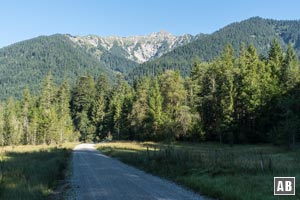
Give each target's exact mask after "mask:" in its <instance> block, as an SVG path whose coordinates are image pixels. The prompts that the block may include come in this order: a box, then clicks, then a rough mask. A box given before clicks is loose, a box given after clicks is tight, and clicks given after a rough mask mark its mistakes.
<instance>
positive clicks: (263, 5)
mask: <svg viewBox="0 0 300 200" xmlns="http://www.w3.org/2000/svg"><path fill="white" fill-rule="evenodd" d="M252 16H261V17H264V18H273V19H300V1H299V0H298V1H297V0H285V1H276V0H273V1H272V0H251V1H245V0H244V1H243V0H227V1H222V0H24V1H22V0H6V2H3V1H2V2H1V4H0V27H1V29H0V47H3V46H6V45H9V44H12V43H14V42H17V41H21V40H25V39H29V38H33V37H36V36H39V35H51V34H54V33H70V34H72V35H88V34H96V35H102V36H107V35H120V36H129V35H142V34H149V33H152V32H157V31H159V30H166V31H169V32H171V33H173V34H175V35H180V34H184V33H190V34H193V35H194V34H198V33H212V32H214V31H216V30H218V29H220V28H222V27H223V26H225V25H227V24H229V23H232V22H236V21H241V20H243V19H247V18H249V17H252Z"/></svg>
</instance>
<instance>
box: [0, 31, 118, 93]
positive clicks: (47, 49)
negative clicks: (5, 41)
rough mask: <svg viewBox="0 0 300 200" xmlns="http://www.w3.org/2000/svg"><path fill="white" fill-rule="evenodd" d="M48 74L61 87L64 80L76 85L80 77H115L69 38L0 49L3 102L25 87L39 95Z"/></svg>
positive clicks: (48, 38)
mask: <svg viewBox="0 0 300 200" xmlns="http://www.w3.org/2000/svg"><path fill="white" fill-rule="evenodd" d="M48 72H51V73H52V75H53V78H54V81H55V82H58V83H61V82H62V80H63V79H64V78H67V79H68V80H69V81H71V82H73V80H75V77H77V76H78V75H82V74H87V73H90V74H93V75H95V76H97V74H100V73H103V74H105V75H107V76H112V75H113V71H112V70H110V69H109V68H108V67H106V66H105V65H104V64H103V63H100V62H99V61H98V60H97V59H96V58H94V57H93V56H92V55H90V54H89V53H87V52H86V51H85V50H84V49H82V48H79V47H77V46H75V45H74V44H73V43H72V42H71V41H70V40H69V39H68V38H67V37H66V36H64V35H60V34H56V35H52V36H40V37H37V38H34V39H31V40H26V41H22V42H19V43H15V44H13V45H10V46H7V47H4V48H2V49H0V94H1V95H0V98H1V99H6V98H7V97H9V96H15V97H19V96H20V95H21V94H22V90H23V89H24V88H25V87H26V86H29V87H30V88H31V89H32V91H33V92H36V91H37V90H38V89H39V85H40V82H41V80H42V79H43V78H44V77H45V76H46V75H47V74H48Z"/></svg>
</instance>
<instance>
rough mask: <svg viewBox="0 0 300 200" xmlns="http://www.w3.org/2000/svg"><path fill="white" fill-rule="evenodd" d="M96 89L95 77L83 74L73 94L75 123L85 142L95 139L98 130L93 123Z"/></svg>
mask: <svg viewBox="0 0 300 200" xmlns="http://www.w3.org/2000/svg"><path fill="white" fill-rule="evenodd" d="M95 90H96V89H95V83H94V79H93V78H92V77H91V76H81V77H79V79H78V81H77V84H76V86H75V88H74V90H73V94H72V101H71V104H72V105H71V107H72V116H73V121H74V125H75V128H76V129H77V130H78V131H80V134H81V138H82V139H83V140H84V141H85V142H86V141H91V140H93V139H94V133H95V131H96V127H95V126H94V125H93V124H92V123H91V121H92V119H91V118H92V106H93V104H94V100H95V93H96V92H95ZM85 131H87V132H85Z"/></svg>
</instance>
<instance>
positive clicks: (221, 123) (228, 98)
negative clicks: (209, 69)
mask: <svg viewBox="0 0 300 200" xmlns="http://www.w3.org/2000/svg"><path fill="white" fill-rule="evenodd" d="M216 67H217V69H216V73H217V74H216V76H217V79H216V84H217V86H218V87H217V91H216V95H217V97H216V98H217V102H218V103H219V105H218V107H219V108H218V110H219V112H220V113H219V114H220V116H219V120H217V127H216V131H217V132H218V134H219V139H220V143H222V142H223V136H224V135H225V134H226V133H227V134H232V133H230V130H231V129H232V128H231V126H232V122H233V112H234V98H235V88H234V75H235V74H234V52H233V49H232V46H231V45H227V46H226V48H225V49H224V51H223V53H222V55H221V60H220V61H219V62H218V61H217V63H216ZM228 132H229V133H228Z"/></svg>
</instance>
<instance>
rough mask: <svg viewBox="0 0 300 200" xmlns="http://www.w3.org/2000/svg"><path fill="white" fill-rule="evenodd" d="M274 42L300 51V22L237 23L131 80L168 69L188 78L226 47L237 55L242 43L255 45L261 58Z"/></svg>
mask: <svg viewBox="0 0 300 200" xmlns="http://www.w3.org/2000/svg"><path fill="white" fill-rule="evenodd" d="M274 38H277V39H278V41H279V42H280V44H281V45H282V47H283V49H286V48H287V45H288V44H289V43H291V44H292V45H293V47H294V48H295V50H296V51H299V48H300V21H299V20H293V21H287V20H280V21H278V20H270V19H263V18H260V17H253V18H250V19H248V20H244V21H242V22H238V23H232V24H230V25H228V26H226V27H224V28H222V29H220V30H218V31H216V32H214V33H212V34H210V35H204V36H202V37H199V38H198V39H196V40H195V41H193V42H191V43H189V44H187V45H183V46H180V47H178V48H176V49H174V50H172V51H170V52H169V53H166V54H165V55H163V56H162V57H160V58H158V59H156V60H153V61H150V62H147V63H144V64H142V65H141V66H139V67H137V68H135V69H133V71H132V72H130V73H129V75H128V79H129V80H132V79H135V78H137V79H138V78H140V77H142V76H143V75H153V74H156V73H158V72H161V71H164V70H166V69H179V70H180V71H181V73H182V74H183V75H188V74H189V72H190V67H191V65H192V63H193V61H194V60H195V59H199V60H201V61H211V60H212V59H213V58H215V57H216V56H218V55H219V54H220V52H221V51H222V49H224V47H225V46H226V44H227V43H230V44H231V45H232V46H233V48H234V50H235V52H236V53H238V50H239V49H240V47H241V44H242V43H245V44H246V45H249V44H250V43H252V44H254V46H255V47H256V48H257V51H258V53H259V54H260V55H262V56H266V54H267V49H268V48H269V47H270V44H271V42H272V40H273V39H274Z"/></svg>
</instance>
